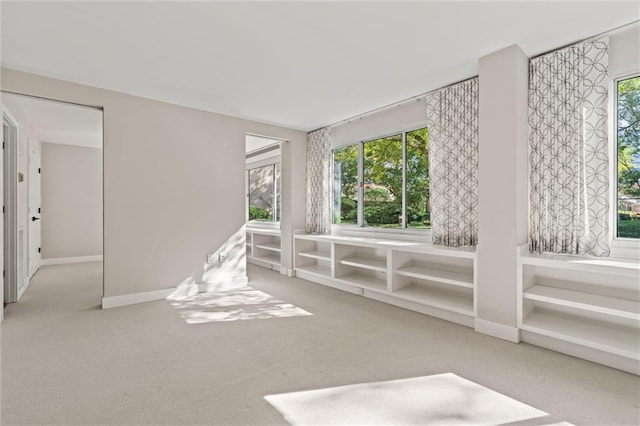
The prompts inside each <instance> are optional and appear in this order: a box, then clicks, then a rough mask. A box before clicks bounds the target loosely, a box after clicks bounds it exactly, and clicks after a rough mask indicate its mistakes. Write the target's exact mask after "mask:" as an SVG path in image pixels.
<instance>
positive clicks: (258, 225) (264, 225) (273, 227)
mask: <svg viewBox="0 0 640 426" xmlns="http://www.w3.org/2000/svg"><path fill="white" fill-rule="evenodd" d="M246 228H247V230H252V229H255V230H269V231H279V230H280V222H252V221H249V222H247V223H246Z"/></svg>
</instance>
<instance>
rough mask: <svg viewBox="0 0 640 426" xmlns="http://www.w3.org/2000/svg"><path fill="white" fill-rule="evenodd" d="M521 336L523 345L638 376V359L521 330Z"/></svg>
mask: <svg viewBox="0 0 640 426" xmlns="http://www.w3.org/2000/svg"><path fill="white" fill-rule="evenodd" d="M521 334H522V341H523V342H525V343H529V344H531V345H535V346H540V347H542V348H546V349H550V350H552V351H556V352H561V353H564V354H567V355H571V356H575V357H578V358H582V359H586V360H587V361H591V362H596V363H598V364H604V365H607V366H609V367H612V368H617V369H619V370H623V371H626V372H628V373H631V374H635V375H640V361H639V360H638V359H632V358H627V357H623V356H620V355H616V354H612V353H610V352H605V351H601V350H598V349H594V348H589V347H586V346H583V345H579V344H577V343H572V342H568V341H565V340H562V339H557V338H554V337H551V336H545V335H542V334H538V333H536V332H534V331H528V330H522V332H521Z"/></svg>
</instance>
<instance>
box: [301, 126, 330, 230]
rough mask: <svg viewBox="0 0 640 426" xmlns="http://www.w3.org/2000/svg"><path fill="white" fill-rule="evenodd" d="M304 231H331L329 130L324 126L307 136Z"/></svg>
mask: <svg viewBox="0 0 640 426" xmlns="http://www.w3.org/2000/svg"><path fill="white" fill-rule="evenodd" d="M307 141H308V144H307V216H306V231H307V232H308V233H314V234H328V233H330V232H331V183H330V182H331V176H330V171H331V130H330V129H329V128H324V129H320V130H316V131H315V132H311V133H309V135H308V136H307Z"/></svg>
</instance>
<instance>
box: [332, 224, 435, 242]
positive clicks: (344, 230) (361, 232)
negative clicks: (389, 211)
mask: <svg viewBox="0 0 640 426" xmlns="http://www.w3.org/2000/svg"><path fill="white" fill-rule="evenodd" d="M331 235H341V236H355V237H357V236H360V237H373V238H392V239H395V240H407V241H420V242H431V229H388V228H374V227H361V226H358V225H331Z"/></svg>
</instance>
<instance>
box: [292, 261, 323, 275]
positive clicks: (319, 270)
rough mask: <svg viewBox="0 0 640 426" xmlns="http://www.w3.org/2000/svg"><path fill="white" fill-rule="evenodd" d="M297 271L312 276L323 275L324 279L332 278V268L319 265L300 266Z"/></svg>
mask: <svg viewBox="0 0 640 426" xmlns="http://www.w3.org/2000/svg"><path fill="white" fill-rule="evenodd" d="M296 270H298V271H302V272H308V273H310V274H316V275H322V276H324V277H331V267H329V266H322V265H317V264H312V265H305V266H298V267H296Z"/></svg>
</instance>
